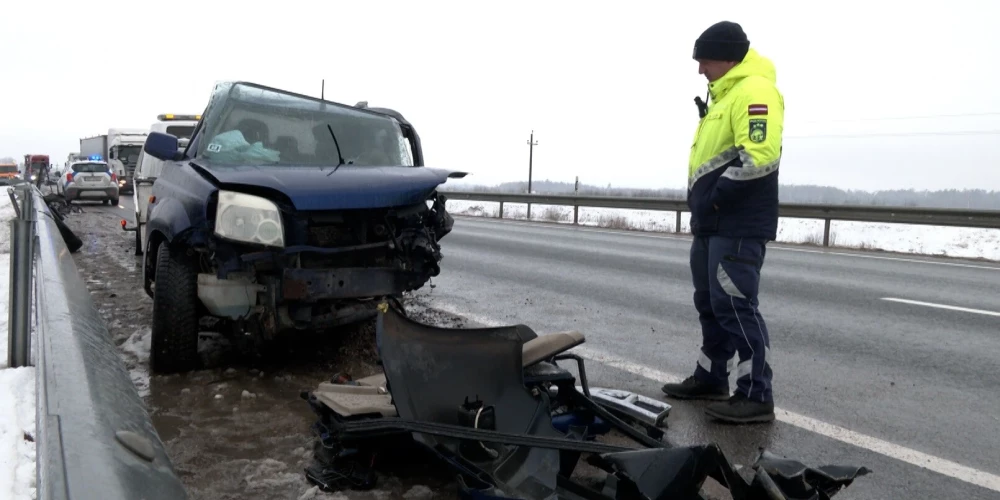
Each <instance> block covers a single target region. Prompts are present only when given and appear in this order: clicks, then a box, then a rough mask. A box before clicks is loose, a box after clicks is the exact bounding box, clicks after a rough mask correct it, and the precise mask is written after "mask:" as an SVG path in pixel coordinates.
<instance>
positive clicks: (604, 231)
mask: <svg viewBox="0 0 1000 500" xmlns="http://www.w3.org/2000/svg"><path fill="white" fill-rule="evenodd" d="M454 217H455V218H462V219H469V220H475V221H479V222H486V223H493V224H511V225H513V224H518V225H523V226H530V227H538V228H547V229H559V230H563V231H579V232H582V233H598V234H613V235H619V236H631V237H633V238H653V239H658V240H676V241H690V240H691V237H690V236H686V237H685V236H667V235H663V234H649V233H648V232H646V233H643V232H639V231H625V230H617V231H616V230H610V229H587V228H586V226H572V225H569V224H565V225H563V224H560V223H557V222H534V221H532V222H528V221H521V220H511V219H494V218H490V217H480V216H475V215H454ZM684 234H687V233H684ZM771 245H773V246H768V249H772V248H773V249H775V250H782V251H786V252H801V253H817V254H823V255H836V256H839V257H854V258H858V259H874V260H891V261H896V262H911V263H915V264H929V265H932V266H949V267H964V268H967V269H986V270H989V271H1000V266H990V265H977V264H966V263H962V262H942V261H934V260H925V259H913V258H907V257H886V256H880V255H869V254H865V253H850V252H837V251H831V250H810V249H805V248H795V247H791V246H785V245H781V244H778V245H775V244H774V243H772V244H771Z"/></svg>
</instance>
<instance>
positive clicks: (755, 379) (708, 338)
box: [691, 236, 772, 401]
mask: <svg viewBox="0 0 1000 500" xmlns="http://www.w3.org/2000/svg"><path fill="white" fill-rule="evenodd" d="M766 249H767V241H766V240H761V239H753V238H727V237H724V236H695V237H694V242H693V243H692V245H691V275H692V278H693V279H694V305H695V308H696V309H697V310H698V317H699V319H700V321H701V333H702V347H701V355H700V356H699V358H698V363H697V366H696V367H695V372H694V373H695V377H696V378H697V379H699V380H702V381H705V382H709V383H712V384H717V385H724V386H726V387H729V374H730V373H731V372H732V370H733V369H734V368H735V369H736V391H737V392H739V393H742V394H744V395H746V396H747V397H748V398H749V399H751V400H754V401H772V398H771V375H772V374H771V366H770V364H769V361H770V359H771V356H770V350H771V349H770V340H769V337H768V333H767V325H766V324H765V323H764V318H763V317H762V316H761V314H760V311H759V310H758V308H757V306H758V299H757V291H758V287H759V284H760V271H761V267H762V266H763V265H764V254H765V252H766ZM736 353H739V362H738V363H736V362H735V360H734V359H733V358H734V356H735V354H736Z"/></svg>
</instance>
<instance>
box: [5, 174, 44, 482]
mask: <svg viewBox="0 0 1000 500" xmlns="http://www.w3.org/2000/svg"><path fill="white" fill-rule="evenodd" d="M14 217H15V212H14V207H13V206H12V205H11V201H10V196H8V194H7V190H6V189H3V190H2V191H0V330H2V331H0V500H23V499H33V498H35V408H36V405H35V369H34V367H23V368H9V367H8V366H7V328H8V326H7V324H8V318H9V314H8V308H9V306H10V297H9V295H10V220H11V219H13V218H14ZM32 333H34V332H32ZM31 345H32V346H34V345H35V340H34V339H32V340H31ZM32 350H34V349H32Z"/></svg>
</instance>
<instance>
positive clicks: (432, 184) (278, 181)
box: [191, 162, 465, 210]
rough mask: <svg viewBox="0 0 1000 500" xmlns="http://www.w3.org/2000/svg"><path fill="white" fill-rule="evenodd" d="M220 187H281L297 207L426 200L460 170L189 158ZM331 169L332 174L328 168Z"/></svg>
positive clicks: (459, 174) (367, 205)
mask: <svg viewBox="0 0 1000 500" xmlns="http://www.w3.org/2000/svg"><path fill="white" fill-rule="evenodd" d="M191 166H192V167H195V168H196V169H198V170H200V171H202V172H203V173H204V174H205V175H207V176H208V177H211V178H212V179H214V180H215V183H216V184H217V185H220V186H223V185H224V186H232V187H235V188H237V189H238V188H239V186H250V187H265V188H270V189H274V190H277V191H281V192H282V193H284V194H285V195H286V196H288V198H289V199H291V200H292V203H293V204H294V205H295V208H296V209H298V210H341V209H366V208H382V207H393V206H400V205H409V204H413V203H419V202H422V201H425V200H427V198H428V197H429V196H430V194H431V193H432V192H433V191H434V189H436V188H437V186H438V185H440V184H442V183H444V182H446V181H447V180H448V178H449V177H464V176H465V173H462V172H453V171H449V170H443V169H436V168H428V167H367V166H366V167H361V166H351V165H341V167H340V168H339V169H337V171H336V172H334V171H333V167H326V168H323V169H322V170H321V169H320V167H314V166H308V167H305V166H304V167H290V166H280V167H271V166H247V167H229V166H226V167H213V166H209V165H202V164H198V163H196V162H191ZM331 172H332V173H331Z"/></svg>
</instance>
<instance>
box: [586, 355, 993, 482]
mask: <svg viewBox="0 0 1000 500" xmlns="http://www.w3.org/2000/svg"><path fill="white" fill-rule="evenodd" d="M571 352H577V353H579V354H580V355H581V356H583V357H585V358H588V359H591V360H593V361H597V362H598V363H601V364H602V365H606V366H610V367H612V368H617V369H619V370H622V371H626V372H629V373H631V374H634V375H638V376H640V377H644V378H647V379H650V380H654V381H656V382H660V383H663V384H668V383H676V382H680V381H681V380H682V377H680V376H677V375H674V374H671V373H666V372H662V371H660V370H657V369H655V368H651V367H648V366H643V365H640V364H637V363H633V362H631V361H628V360H625V359H622V358H619V357H617V356H614V355H611V354H608V353H605V352H603V351H600V350H597V349H593V348H590V347H586V346H579V347H575V348H573V349H572V350H571ZM774 413H775V418H776V419H777V420H778V421H779V422H783V423H785V424H788V425H793V426H795V427H798V428H800V429H805V430H807V431H810V432H814V433H816V434H819V435H821V436H824V437H827V438H830V439H834V440H837V441H840V442H842V443H845V444H849V445H852V446H857V447H859V448H864V449H866V450H869V451H873V452H875V453H879V454H881V455H885V456H887V457H890V458H894V459H896V460H900V461H902V462H906V463H908V464H911V465H915V466H917V467H921V468H924V469H927V470H931V471H934V472H937V473H939V474H944V475H946V476H948V477H952V478H955V479H958V480H959V481H963V482H966V483H970V484H974V485H976V486H981V487H983V488H987V489H990V490H993V491H1000V476H998V475H996V474H991V473H989V472H985V471H981V470H977V469H973V468H971V467H968V466H965V465H962V464H959V463H956V462H952V461H950V460H946V459H944V458H939V457H935V456H933V455H929V454H927V453H924V452H921V451H917V450H914V449H911V448H907V447H905V446H901V445H898V444H895V443H891V442H889V441H885V440H882V439H879V438H876V437H873V436H869V435H866V434H862V433H860V432H855V431H852V430H850V429H845V428H843V427H840V426H836V425H833V424H828V423H826V422H823V421H821V420H817V419H815V418H812V417H808V416H806V415H802V414H799V413H795V412H792V411H788V410H784V409H781V408H778V407H775V408H774Z"/></svg>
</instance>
